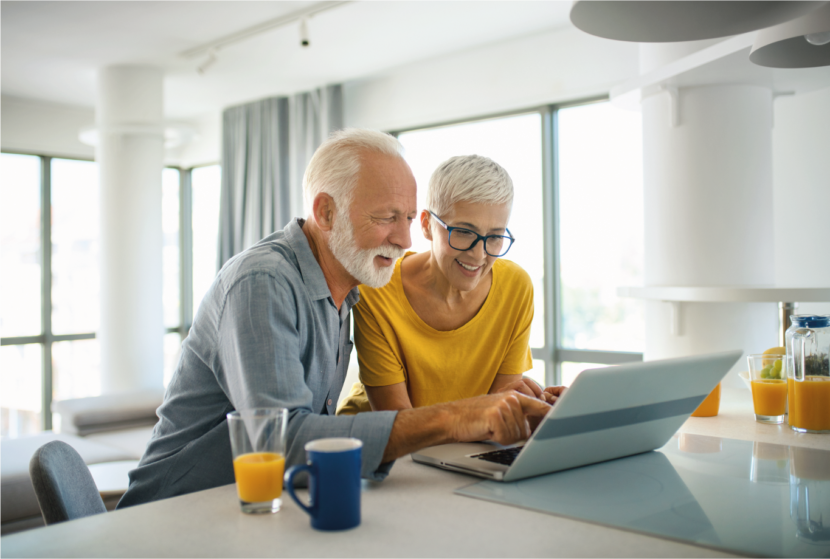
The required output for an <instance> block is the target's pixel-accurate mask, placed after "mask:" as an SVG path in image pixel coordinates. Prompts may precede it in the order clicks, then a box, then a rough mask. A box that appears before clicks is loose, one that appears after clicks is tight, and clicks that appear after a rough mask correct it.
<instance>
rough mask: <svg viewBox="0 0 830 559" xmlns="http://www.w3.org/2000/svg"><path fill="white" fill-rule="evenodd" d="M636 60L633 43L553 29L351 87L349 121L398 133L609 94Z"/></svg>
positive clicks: (411, 66)
mask: <svg viewBox="0 0 830 559" xmlns="http://www.w3.org/2000/svg"><path fill="white" fill-rule="evenodd" d="M638 60H639V51H638V46H637V44H636V43H623V42H616V41H608V40H605V39H598V38H596V37H592V36H590V35H587V34H585V33H582V32H580V31H577V30H576V29H560V30H554V31H548V32H545V33H540V34H536V35H530V36H528V37H522V38H520V39H513V40H510V41H505V42H501V43H497V44H494V45H489V46H485V47H481V48H477V49H473V50H469V51H465V52H461V53H456V54H452V55H449V56H443V57H440V58H435V59H431V60H427V61H421V62H417V63H414V64H409V65H406V66H401V67H399V68H395V69H392V70H389V71H387V72H385V73H383V74H382V75H379V76H374V77H371V78H367V79H364V80H357V81H353V82H348V83H346V84H344V88H343V101H344V111H345V122H346V125H347V126H355V127H366V128H378V129H381V130H400V129H403V128H410V127H417V126H424V125H429V124H436V123H440V122H446V121H450V120H457V119H463V118H469V117H476V116H482V115H489V114H493V113H499V112H506V111H511V110H516V109H524V108H530V107H535V106H539V105H543V104H547V103H556V102H561V101H568V100H577V99H584V98H586V97H594V96H600V95H607V94H608V90H609V89H610V87H611V86H612V85H616V84H617V83H619V82H621V81H623V80H625V79H627V78H630V77H631V76H634V75H636V74H637V71H638Z"/></svg>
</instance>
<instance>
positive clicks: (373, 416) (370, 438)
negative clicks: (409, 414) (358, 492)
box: [349, 411, 398, 481]
mask: <svg viewBox="0 0 830 559" xmlns="http://www.w3.org/2000/svg"><path fill="white" fill-rule="evenodd" d="M397 415H398V412H396V411H375V412H369V413H359V414H357V415H355V416H353V417H354V421H353V423H352V428H351V432H350V433H349V435H350V436H352V437H354V438H356V439H360V440H361V441H363V450H362V456H363V465H362V466H363V467H362V471H361V475H362V477H364V478H366V479H371V480H373V481H383V479H385V478H386V476H388V475H389V472H390V471H391V470H392V465H393V464H394V463H395V462H394V461H392V462H386V463H384V464H381V461H382V460H383V453H384V452H385V451H386V445H387V444H388V443H389V435H390V434H392V425H393V424H394V423H395V417H396V416H397Z"/></svg>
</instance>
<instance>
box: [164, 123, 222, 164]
mask: <svg viewBox="0 0 830 559" xmlns="http://www.w3.org/2000/svg"><path fill="white" fill-rule="evenodd" d="M187 124H188V125H190V126H192V127H193V128H194V129H195V130H196V135H195V136H194V137H193V138H192V139H191V140H190V141H189V142H188V143H187V144H185V145H183V146H181V147H178V148H174V149H168V150H166V152H165V157H164V160H165V163H166V164H167V165H176V166H178V167H182V168H185V169H186V168H189V167H196V166H199V165H207V164H211V163H219V161H220V160H221V159H222V113H221V112H218V111H217V112H216V113H212V114H208V115H203V116H201V117H200V118H198V119H195V120H192V121H190V122H188V123H187Z"/></svg>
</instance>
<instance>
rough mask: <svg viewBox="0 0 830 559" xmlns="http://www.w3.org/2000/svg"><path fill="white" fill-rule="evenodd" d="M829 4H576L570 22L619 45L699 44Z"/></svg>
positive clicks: (787, 0) (597, 0)
mask: <svg viewBox="0 0 830 559" xmlns="http://www.w3.org/2000/svg"><path fill="white" fill-rule="evenodd" d="M825 4H826V2H801V1H798V0H783V1H780V0H778V1H776V0H769V1H737V2H734V1H728V0H724V1H717V2H698V1H682V0H677V1H673V0H668V1H660V0H646V1H637V0H625V1H620V0H577V1H576V2H574V5H573V7H572V8H571V22H572V23H573V24H574V25H575V26H576V27H578V28H579V29H581V30H582V31H585V32H586V33H590V34H591V35H596V36H598V37H604V38H606V39H616V40H618V41H636V42H640V43H667V42H676V41H697V40H702V39H715V38H717V37H729V36H732V35H738V34H741V33H747V32H749V31H756V30H758V29H763V28H765V27H770V26H772V25H778V24H779V23H783V22H786V21H789V20H791V19H795V18H798V17H801V16H803V15H804V14H807V13H808V12H810V11H812V10H815V9H816V8H818V7H820V6H823V5H825Z"/></svg>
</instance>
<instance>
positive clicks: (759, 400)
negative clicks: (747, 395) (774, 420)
mask: <svg viewBox="0 0 830 559" xmlns="http://www.w3.org/2000/svg"><path fill="white" fill-rule="evenodd" d="M752 403H753V404H755V413H756V414H758V415H767V416H776V415H784V410H785V409H786V408H787V383H786V382H784V381H783V380H775V379H762V380H753V381H752Z"/></svg>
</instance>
